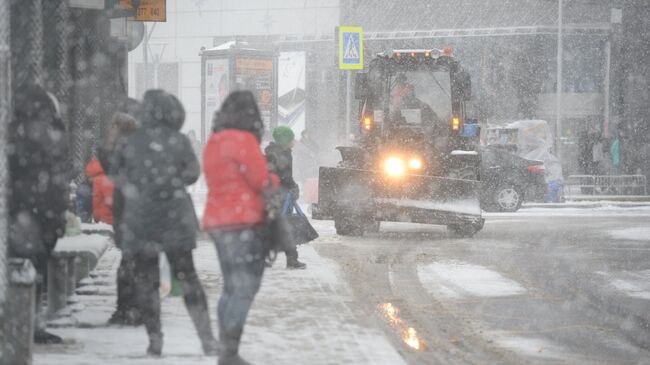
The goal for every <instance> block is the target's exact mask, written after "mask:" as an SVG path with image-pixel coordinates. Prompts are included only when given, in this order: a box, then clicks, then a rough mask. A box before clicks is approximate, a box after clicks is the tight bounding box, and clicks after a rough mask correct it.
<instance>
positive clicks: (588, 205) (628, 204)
mask: <svg viewBox="0 0 650 365" xmlns="http://www.w3.org/2000/svg"><path fill="white" fill-rule="evenodd" d="M648 206H650V201H647V202H645V201H639V202H633V201H598V202H573V201H570V202H565V203H524V204H523V205H522V206H521V209H531V208H553V209H557V208H577V209H594V208H605V207H610V208H611V207H616V208H639V207H648Z"/></svg>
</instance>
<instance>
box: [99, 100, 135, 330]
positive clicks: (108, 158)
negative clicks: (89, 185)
mask: <svg viewBox="0 0 650 365" xmlns="http://www.w3.org/2000/svg"><path fill="white" fill-rule="evenodd" d="M139 112H140V103H139V102H138V101H137V100H135V99H128V100H127V102H126V104H125V106H124V107H123V108H122V111H119V112H117V113H115V114H114V115H113V118H112V120H111V125H110V126H109V128H108V132H107V135H106V140H105V141H104V143H103V145H102V146H100V148H99V152H98V159H99V162H100V165H101V167H102V168H103V170H104V171H113V170H115V164H116V159H117V156H118V155H119V153H118V152H119V151H117V148H116V146H124V145H125V144H126V139H127V138H128V136H129V135H131V134H132V133H133V132H134V131H135V130H136V127H137V125H138V122H137V120H136V119H135V118H136V116H137V115H138V114H139ZM110 179H112V177H109V180H110ZM111 183H112V181H111ZM113 185H114V184H113ZM113 187H114V188H113V196H112V199H111V202H112V206H111V213H112V216H111V222H112V225H113V239H114V241H115V246H117V247H118V248H120V249H121V248H122V234H121V229H120V224H121V222H122V216H123V211H124V194H123V193H122V190H121V189H119V188H117V189H116V188H115V186H113ZM134 269H135V263H134V262H133V260H132V259H131V257H130V256H128V255H122V259H121V261H120V267H119V268H118V269H117V309H116V310H115V312H114V313H113V314H112V315H111V317H110V319H109V320H108V323H109V324H116V325H130V326H138V325H140V324H142V320H141V316H140V312H139V311H138V310H137V309H136V305H135V299H134V298H135V290H134V283H133V281H134V279H133V276H134Z"/></svg>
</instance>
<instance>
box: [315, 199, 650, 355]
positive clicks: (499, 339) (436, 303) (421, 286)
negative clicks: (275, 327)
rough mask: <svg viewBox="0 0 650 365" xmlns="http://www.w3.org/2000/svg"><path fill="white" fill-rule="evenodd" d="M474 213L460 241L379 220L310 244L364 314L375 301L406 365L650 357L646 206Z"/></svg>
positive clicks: (437, 230) (436, 230)
mask: <svg viewBox="0 0 650 365" xmlns="http://www.w3.org/2000/svg"><path fill="white" fill-rule="evenodd" d="M486 217H487V221H486V225H485V228H484V230H483V231H481V232H480V233H478V234H477V235H476V236H475V237H474V238H471V239H455V238H452V237H451V236H450V235H449V234H448V233H447V232H446V231H445V229H444V228H442V227H435V226H424V225H416V224H391V223H389V224H382V229H381V232H380V233H379V234H374V235H366V236H365V237H363V238H341V237H338V236H335V235H330V236H329V237H323V239H321V240H320V241H319V242H318V243H316V244H315V247H316V248H317V250H318V251H319V252H321V253H322V254H323V255H325V256H327V257H330V258H332V259H335V260H337V261H338V262H339V263H340V265H341V267H343V268H344V270H345V271H346V279H347V280H348V282H349V283H350V285H351V287H352V288H353V290H354V291H355V294H356V296H357V299H358V300H359V301H360V302H361V303H362V305H364V307H365V310H366V313H368V314H369V315H372V314H373V313H375V314H376V313H377V308H382V310H380V311H379V314H376V315H375V317H376V318H377V320H378V321H380V322H384V323H385V325H384V329H385V330H386V333H388V334H392V339H393V345H394V346H395V347H396V348H398V349H400V350H401V353H402V354H403V355H404V358H405V359H406V361H407V362H409V363H411V364H438V363H446V364H455V363H458V364H466V363H478V364H483V363H500V364H520V363H549V362H550V363H566V364H592V363H616V364H647V363H650V360H649V359H650V352H649V351H648V348H650V332H649V331H648V330H647V328H649V327H648V324H649V323H650V311H648V308H650V296H649V295H650V294H649V293H650V277H649V276H648V272H650V234H649V233H650V232H649V231H648V227H650V209H649V208H648V207H625V208H620V207H598V208H587V209H585V208H564V209H562V208H557V209H556V208H531V209H524V210H521V211H520V212H518V213H510V214H487V215H486ZM318 227H319V229H320V230H322V231H327V230H328V229H329V230H331V223H329V222H322V223H318ZM387 303H390V306H389V308H390V312H391V313H398V317H399V319H398V321H399V323H400V324H402V323H403V324H404V326H395V325H394V323H395V319H394V317H395V316H393V315H388V314H387V310H385V308H386V305H387ZM403 327H407V328H412V329H413V330H414V331H415V333H417V339H418V341H419V342H420V344H421V346H420V347H419V348H418V349H415V348H413V347H412V346H411V345H410V343H409V341H407V339H408V338H407V337H406V336H404V332H403Z"/></svg>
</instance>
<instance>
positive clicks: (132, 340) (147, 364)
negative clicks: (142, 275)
mask: <svg viewBox="0 0 650 365" xmlns="http://www.w3.org/2000/svg"><path fill="white" fill-rule="evenodd" d="M300 256H301V260H303V261H305V262H306V263H307V264H308V265H309V266H308V268H307V270H305V271H289V270H286V269H284V263H285V261H284V255H281V257H279V258H278V261H277V262H276V264H275V265H274V267H273V268H271V269H269V270H268V271H267V272H266V273H265V277H264V282H263V284H262V289H261V291H260V293H259V294H258V296H257V298H256V301H255V303H254V306H253V308H252V310H251V313H250V316H249V319H248V322H247V325H246V328H245V333H244V337H243V339H242V347H241V353H242V355H243V356H244V357H245V358H246V359H248V360H249V361H251V362H252V363H254V364H404V361H403V360H402V358H401V357H400V355H399V354H398V353H397V352H396V351H395V350H394V349H393V347H392V346H391V345H390V344H389V342H388V340H387V339H386V338H385V337H384V335H383V333H382V332H381V331H380V330H379V329H378V328H376V327H375V326H374V325H372V324H369V323H365V322H362V321H365V320H364V319H363V318H364V316H363V315H359V313H355V312H354V310H355V309H354V307H351V306H350V303H351V302H352V301H353V298H352V294H351V292H350V290H349V289H348V288H347V286H346V285H345V284H344V282H343V281H342V279H341V276H340V273H339V271H338V268H337V267H336V264H334V263H333V262H331V261H329V260H326V259H324V258H321V257H320V256H319V255H318V254H317V253H316V251H315V250H314V249H313V248H312V247H311V246H304V247H301V248H300ZM194 258H195V262H196V266H197V270H198V272H199V277H200V278H201V281H202V282H203V284H204V287H205V289H206V292H207V294H208V301H209V303H210V307H211V316H212V322H213V323H214V326H215V327H216V319H215V313H216V309H215V306H216V302H217V299H218V296H219V291H220V288H221V274H220V271H219V264H218V261H217V257H216V253H215V249H214V247H213V245H212V244H211V243H209V242H200V243H199V247H198V248H197V250H195V252H194ZM118 265H119V251H117V250H116V249H114V248H111V249H109V251H108V252H107V253H106V254H105V255H104V257H103V258H102V260H101V261H100V264H99V265H98V268H97V270H96V272H95V278H94V279H93V282H92V284H93V285H95V286H103V288H104V290H103V291H102V294H104V295H97V294H92V295H80V296H79V297H80V300H81V303H82V304H83V305H85V309H84V310H83V311H81V312H80V313H78V314H77V315H76V321H77V322H78V323H79V326H81V327H85V328H57V329H53V332H55V333H57V334H60V335H62V336H63V337H64V338H65V339H66V345H65V346H37V347H36V355H35V360H34V364H35V365H62V364H66V365H82V364H84V365H85V364H93V365H102V364H107V365H108V364H111V365H113V364H138V365H153V364H156V365H172V364H173V365H182V364H191V365H194V364H197V365H198V364H214V363H215V362H216V359H215V358H210V357H205V356H203V355H202V352H201V348H200V344H199V341H198V338H197V337H196V334H195V332H194V328H193V327H192V324H191V321H190V319H189V317H188V315H187V312H186V310H185V307H184V305H183V302H182V299H181V298H176V297H173V298H166V299H164V300H163V302H162V309H163V332H164V333H165V346H164V349H163V357H162V358H161V359H154V358H150V357H147V356H145V355H144V353H145V350H146V346H147V336H146V334H145V331H144V328H142V327H140V328H119V327H106V326H104V323H106V321H107V320H108V317H109V316H110V314H111V312H112V311H113V309H114V303H115V297H114V295H110V296H109V295H105V294H106V292H107V291H112V292H113V293H114V290H115V287H114V282H115V270H116V269H117V266H118Z"/></svg>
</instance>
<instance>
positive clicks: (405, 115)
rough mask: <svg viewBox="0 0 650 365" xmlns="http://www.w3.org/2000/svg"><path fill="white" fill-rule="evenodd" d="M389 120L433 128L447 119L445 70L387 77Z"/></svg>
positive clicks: (448, 85) (448, 89)
mask: <svg viewBox="0 0 650 365" xmlns="http://www.w3.org/2000/svg"><path fill="white" fill-rule="evenodd" d="M389 87H390V95H389V100H388V106H389V113H390V119H391V120H392V121H393V122H394V123H397V124H405V125H412V126H434V125H439V124H440V123H446V121H448V120H451V113H452V108H451V81H450V76H449V71H434V72H432V71H431V70H415V71H404V72H397V73H395V75H394V76H392V77H390V83H389Z"/></svg>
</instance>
